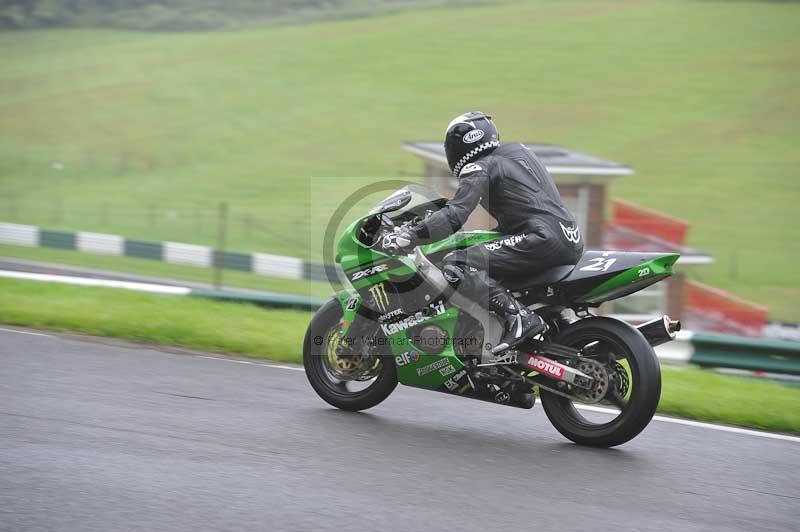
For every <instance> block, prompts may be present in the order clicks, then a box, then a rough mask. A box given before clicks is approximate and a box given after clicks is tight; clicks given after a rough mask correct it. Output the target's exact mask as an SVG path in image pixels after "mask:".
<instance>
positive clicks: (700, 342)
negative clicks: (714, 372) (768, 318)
mask: <svg viewBox="0 0 800 532" xmlns="http://www.w3.org/2000/svg"><path fill="white" fill-rule="evenodd" d="M690 342H691V343H692V347H693V348H694V353H693V354H692V356H691V358H690V359H689V362H690V363H692V364H697V365H699V366H707V367H715V368H734V369H745V370H751V371H764V372H769V373H785V374H788V375H800V343H796V342H784V341H781V340H763V339H752V338H741V337H737V336H722V335H716V334H703V333H695V334H693V335H692V336H691V340H690Z"/></svg>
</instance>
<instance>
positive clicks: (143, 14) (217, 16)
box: [0, 0, 491, 31]
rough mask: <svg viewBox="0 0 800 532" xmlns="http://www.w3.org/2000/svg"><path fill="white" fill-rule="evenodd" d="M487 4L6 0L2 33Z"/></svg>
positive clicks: (165, 27) (160, 27) (175, 26)
mask: <svg viewBox="0 0 800 532" xmlns="http://www.w3.org/2000/svg"><path fill="white" fill-rule="evenodd" d="M486 1H487V0H0V30H24V29H37V28H60V27H111V28H125V29H134V30H144V31H203V30H219V29H229V28H236V27H242V26H254V25H262V24H269V23H277V22H299V21H304V20H314V19H320V18H354V17H362V16H369V15H374V14H377V13H381V12H390V11H396V10H400V9H405V8H409V7H427V6H436V5H462V4H466V3H486ZM488 1H491V0H488Z"/></svg>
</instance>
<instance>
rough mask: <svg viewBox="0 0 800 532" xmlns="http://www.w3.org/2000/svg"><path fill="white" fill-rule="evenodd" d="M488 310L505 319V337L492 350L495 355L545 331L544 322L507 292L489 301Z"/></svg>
mask: <svg viewBox="0 0 800 532" xmlns="http://www.w3.org/2000/svg"><path fill="white" fill-rule="evenodd" d="M489 310H491V311H492V312H494V313H495V314H497V315H498V316H501V317H503V318H505V319H506V335H505V336H504V337H503V339H502V340H500V343H499V344H497V345H496V346H495V347H494V348H493V349H492V353H494V354H497V353H500V352H502V351H505V350H506V349H508V348H510V347H514V346H515V345H517V344H518V343H520V342H521V341H523V340H524V339H526V338H529V337H531V336H536V335H537V334H540V333H542V332H544V331H545V330H546V329H547V325H546V324H545V322H544V320H543V319H542V318H541V317H540V316H539V315H538V314H536V313H535V312H533V311H532V310H530V309H528V308H527V307H526V306H525V305H523V304H521V303H520V302H519V301H517V300H516V299H514V298H513V297H511V294H509V293H508V292H500V293H498V294H496V295H495V296H493V297H492V298H491V299H490V300H489Z"/></svg>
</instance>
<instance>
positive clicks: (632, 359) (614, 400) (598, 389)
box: [541, 318, 661, 447]
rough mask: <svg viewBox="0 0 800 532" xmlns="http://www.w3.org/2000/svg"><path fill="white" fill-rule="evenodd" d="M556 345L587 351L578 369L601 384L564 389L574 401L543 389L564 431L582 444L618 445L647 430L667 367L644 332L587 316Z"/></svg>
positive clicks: (546, 408)
mask: <svg viewBox="0 0 800 532" xmlns="http://www.w3.org/2000/svg"><path fill="white" fill-rule="evenodd" d="M553 342H554V343H557V344H561V345H567V346H570V347H574V348H576V349H581V350H583V351H584V352H585V353H586V356H585V357H584V359H583V361H582V362H579V363H578V365H577V367H578V369H580V370H581V371H583V372H584V373H587V374H590V375H591V376H592V377H593V378H594V379H595V382H596V383H597V385H596V386H595V387H594V388H593V389H592V390H590V391H588V392H584V391H581V390H577V389H571V390H563V392H566V395H569V396H570V397H565V396H564V395H558V394H556V393H553V392H548V391H546V390H541V399H542V406H543V407H544V411H545V413H546V414H547V417H548V419H549V420H550V422H551V423H552V424H553V426H554V427H555V428H556V430H558V432H560V433H561V434H562V435H564V436H565V437H566V438H568V439H570V440H572V441H574V442H575V443H578V444H581V445H588V446H591V447H613V446H615V445H620V444H623V443H625V442H627V441H629V440H631V439H633V438H634V437H635V436H636V435H637V434H639V433H640V432H641V431H642V430H644V428H645V427H646V426H647V425H648V424H649V423H650V420H651V419H652V418H653V415H654V414H655V411H656V408H657V407H658V401H659V399H660V398H661V369H660V367H659V365H658V358H656V355H655V352H654V351H653V348H652V346H650V344H649V343H648V342H647V340H646V339H645V338H644V336H642V334H641V333H640V332H639V331H637V330H636V329H635V328H633V327H631V326H630V325H628V324H627V323H624V322H621V321H618V320H614V319H611V318H587V319H585V320H581V321H579V322H576V323H574V324H572V325H570V326H569V327H567V328H566V329H565V330H564V331H562V332H561V333H560V334H559V335H558V336H557V337H555V338H554V339H553ZM587 403H588V404H587Z"/></svg>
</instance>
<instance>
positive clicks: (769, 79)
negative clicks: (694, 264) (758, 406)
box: [0, 0, 800, 321]
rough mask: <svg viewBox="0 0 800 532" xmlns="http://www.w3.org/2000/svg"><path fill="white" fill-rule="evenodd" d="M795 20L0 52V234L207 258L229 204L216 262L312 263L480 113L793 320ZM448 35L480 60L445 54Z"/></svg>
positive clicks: (171, 39) (370, 24)
mask: <svg viewBox="0 0 800 532" xmlns="http://www.w3.org/2000/svg"><path fill="white" fill-rule="evenodd" d="M798 15H800V4H798V3H796V2H713V1H708V2H689V1H660V0H645V1H641V2H626V1H605V0H604V1H564V2H547V1H538V0H530V1H523V2H514V3H513V4H508V5H505V4H504V5H485V6H481V7H474V8H465V9H459V10H457V11H456V10H445V9H432V10H414V11H406V12H403V13H400V14H396V15H391V16H381V17H376V18H370V19H363V20H348V21H336V22H320V23H315V24H308V25H295V26H283V27H271V28H258V29H252V30H247V31H236V32H217V33H198V32H185V33H178V34H170V33H148V32H135V31H119V30H83V29H81V30H43V31H30V32H24V31H23V32H9V33H5V34H0V190H2V192H3V194H2V196H3V197H2V201H0V219H3V220H7V221H17V222H20V223H31V224H35V225H43V226H47V227H50V228H53V229H65V230H89V231H99V232H110V233H113V234H120V235H125V236H128V237H131V238H142V239H145V240H174V241H177V242H193V243H197V244H213V243H214V242H215V241H216V238H217V231H216V226H215V222H214V217H215V215H216V208H217V205H216V204H217V201H219V200H225V201H228V202H229V203H230V213H231V220H230V223H229V235H228V245H229V247H230V249H234V250H257V251H266V252H272V253H278V254H284V255H293V256H300V257H305V256H306V254H308V255H309V256H310V257H312V258H317V259H319V256H314V255H318V254H319V249H318V247H317V246H315V245H314V235H315V234H317V233H319V232H320V226H319V224H318V223H317V220H325V219H326V216H327V215H329V214H330V212H331V211H332V210H333V208H335V207H336V206H337V205H338V202H339V201H341V200H342V199H343V198H345V197H346V196H347V195H348V194H349V193H350V192H351V191H352V190H351V189H352V187H354V186H358V185H360V184H363V183H364V181H365V180H364V179H362V178H363V177H365V176H388V177H395V178H396V177H398V176H416V175H419V174H420V173H421V172H422V166H421V164H420V162H419V161H418V160H417V159H416V158H414V157H412V156H411V155H409V154H408V153H405V152H403V151H402V150H401V147H400V146H401V142H402V141H405V140H413V139H432V140H436V139H439V138H440V137H441V134H442V128H443V127H444V124H446V123H447V120H449V118H450V117H452V116H454V115H455V114H457V113H460V112H463V111H464V110H469V109H475V108H481V109H484V110H486V111H490V112H492V113H493V114H494V115H495V117H496V120H497V123H498V125H499V126H500V128H501V130H502V133H503V138H504V140H509V141H511V140H529V141H542V142H550V143H554V144H560V145H564V146H567V147H570V148H574V149H578V150H583V151H587V152H589V153H593V154H596V155H599V156H601V157H608V158H610V159H614V160H618V161H621V162H624V163H628V164H631V165H633V167H634V168H635V169H636V175H634V176H630V177H624V178H620V179H618V180H616V181H615V182H614V185H613V190H612V194H613V195H619V196H622V197H623V198H626V199H629V200H632V201H635V202H640V203H642V204H644V205H646V206H648V207H652V208H656V209H661V210H664V211H666V212H669V213H671V214H673V215H675V216H679V217H682V218H686V219H688V220H689V221H690V222H691V223H692V224H693V227H692V231H691V234H690V239H691V244H692V245H695V246H697V247H699V248H701V249H703V250H705V251H707V252H709V253H711V254H713V255H714V256H715V258H716V259H717V262H716V263H715V264H713V265H709V266H703V267H698V268H695V269H694V270H692V272H691V274H692V275H696V276H698V277H701V278H702V279H701V280H703V281H706V282H709V283H711V284H714V285H717V286H721V287H723V288H727V289H730V290H732V291H734V292H735V293H737V294H740V295H742V296H744V297H749V298H753V299H754V300H755V301H757V302H760V303H763V304H766V305H773V304H776V314H775V316H776V317H777V318H782V319H786V320H791V321H800V310H798V308H800V307H798V306H797V305H796V304H792V303H791V302H793V301H797V299H798V297H799V296H800V291H798V288H797V283H796V280H795V266H794V265H795V264H796V263H797V262H798V261H799V260H800V244H799V243H800V225H798V224H792V223H785V222H784V220H792V219H793V217H794V215H795V211H796V205H797V199H798V195H799V194H800V181H798V180H797V179H796V175H797V168H798V165H799V164H800V150H798V149H797V145H798V140H800V126H799V125H800V111H799V110H800V107H798V106H797V105H795V104H794V102H796V101H797V100H798V96H800V68H798V67H799V66H800V64H798V57H800V54H798V50H799V49H800V32H797V30H796V26H797V19H798ZM792 21H794V22H792ZM464 28H480V46H467V47H466V48H463V46H462V45H461V44H458V43H462V42H463V41H464ZM462 48H463V49H462ZM399 51H402V53H400V52H399ZM477 73H480V74H479V75H478V74H477ZM476 78H479V79H481V80H491V83H489V84H487V83H483V82H477V83H476ZM366 181H367V182H368V181H369V180H366ZM315 217H318V218H315ZM323 226H324V225H323Z"/></svg>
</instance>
